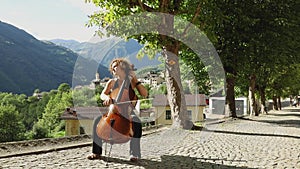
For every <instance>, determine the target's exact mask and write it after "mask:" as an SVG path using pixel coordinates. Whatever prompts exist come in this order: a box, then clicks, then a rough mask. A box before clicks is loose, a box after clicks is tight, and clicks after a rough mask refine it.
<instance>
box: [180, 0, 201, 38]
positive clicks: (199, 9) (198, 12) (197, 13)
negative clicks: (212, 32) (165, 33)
mask: <svg viewBox="0 0 300 169" xmlns="http://www.w3.org/2000/svg"><path fill="white" fill-rule="evenodd" d="M200 11H201V2H199V4H198V6H197V9H196V11H195V14H194V16H193V18H192V20H191V22H190V23H189V25H188V26H187V27H186V28H185V30H184V31H183V33H182V35H185V34H186V32H187V31H188V29H189V28H190V26H191V25H192V24H194V22H195V20H196V19H197V17H198V16H199V14H200Z"/></svg>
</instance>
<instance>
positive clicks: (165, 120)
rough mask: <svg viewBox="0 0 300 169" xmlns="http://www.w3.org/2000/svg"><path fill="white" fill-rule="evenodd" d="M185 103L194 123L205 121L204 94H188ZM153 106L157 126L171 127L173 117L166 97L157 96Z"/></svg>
mask: <svg viewBox="0 0 300 169" xmlns="http://www.w3.org/2000/svg"><path fill="white" fill-rule="evenodd" d="M185 101H186V106H187V111H188V116H189V118H190V120H191V121H192V122H198V121H203V120H204V115H203V112H204V108H205V107H206V96H205V95H204V94H186V95H185ZM152 106H153V107H154V112H155V124H156V125H159V124H163V125H171V124H172V115H171V109H170V105H169V103H168V99H167V96H166V95H156V96H155V97H154V99H153V102H152Z"/></svg>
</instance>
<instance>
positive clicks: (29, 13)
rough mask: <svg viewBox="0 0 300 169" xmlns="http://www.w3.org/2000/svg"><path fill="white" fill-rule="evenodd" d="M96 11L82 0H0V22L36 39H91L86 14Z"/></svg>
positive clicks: (91, 5) (90, 30) (91, 34)
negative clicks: (21, 30)
mask: <svg viewBox="0 0 300 169" xmlns="http://www.w3.org/2000/svg"><path fill="white" fill-rule="evenodd" d="M97 10H99V8H96V7H95V5H94V4H92V3H85V2H84V0H0V21H2V22H5V23H9V24H11V25H13V26H16V27H18V28H20V29H23V30H24V31H26V32H27V33H29V34H31V35H33V36H34V37H35V38H37V39H39V40H51V39H65V40H71V39H72V40H76V41H79V42H87V41H90V40H91V39H92V37H93V35H94V32H95V30H96V28H95V27H93V28H88V27H86V26H85V24H86V23H87V22H88V15H91V14H93V12H95V11H97Z"/></svg>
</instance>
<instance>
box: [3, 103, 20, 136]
mask: <svg viewBox="0 0 300 169" xmlns="http://www.w3.org/2000/svg"><path fill="white" fill-rule="evenodd" d="M0 125H1V128H0V133H1V135H0V142H8V141H16V140H21V139H23V138H24V136H25V135H24V132H25V127H24V125H23V124H22V122H21V121H20V118H19V112H18V111H17V110H16V107H15V106H13V105H0Z"/></svg>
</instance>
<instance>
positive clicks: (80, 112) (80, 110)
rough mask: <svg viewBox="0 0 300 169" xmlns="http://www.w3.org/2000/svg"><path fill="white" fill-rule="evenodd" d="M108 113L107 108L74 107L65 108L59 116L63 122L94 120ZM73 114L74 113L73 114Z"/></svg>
mask: <svg viewBox="0 0 300 169" xmlns="http://www.w3.org/2000/svg"><path fill="white" fill-rule="evenodd" d="M107 111H108V107H76V108H69V109H68V108H67V109H66V110H65V112H64V113H63V114H62V115H61V117H60V119H63V120H80V119H95V118H96V117H98V116H99V115H101V114H104V113H106V112H107ZM73 112H74V113H73Z"/></svg>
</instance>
